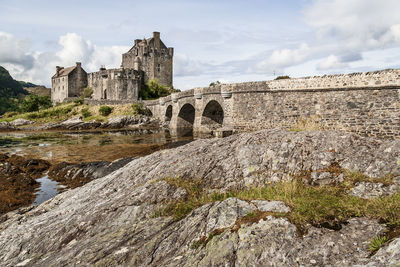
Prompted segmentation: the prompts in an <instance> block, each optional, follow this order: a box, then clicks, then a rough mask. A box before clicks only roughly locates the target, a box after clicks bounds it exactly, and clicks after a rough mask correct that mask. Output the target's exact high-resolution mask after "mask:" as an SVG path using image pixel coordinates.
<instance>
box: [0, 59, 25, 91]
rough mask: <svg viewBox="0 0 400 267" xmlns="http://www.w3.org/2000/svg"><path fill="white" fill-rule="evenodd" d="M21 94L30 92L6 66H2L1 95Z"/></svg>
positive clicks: (0, 73)
mask: <svg viewBox="0 0 400 267" xmlns="http://www.w3.org/2000/svg"><path fill="white" fill-rule="evenodd" d="M21 94H22V95H27V94H28V92H27V91H25V90H24V89H23V87H22V85H21V84H20V83H19V82H18V81H16V80H14V79H13V78H12V77H11V75H10V73H9V72H8V71H7V70H6V69H5V68H3V67H2V66H0V97H18V96H19V95H21Z"/></svg>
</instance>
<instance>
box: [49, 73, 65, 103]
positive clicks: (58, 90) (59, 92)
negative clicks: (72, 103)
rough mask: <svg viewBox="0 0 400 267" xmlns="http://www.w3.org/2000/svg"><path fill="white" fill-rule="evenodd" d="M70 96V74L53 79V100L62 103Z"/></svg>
mask: <svg viewBox="0 0 400 267" xmlns="http://www.w3.org/2000/svg"><path fill="white" fill-rule="evenodd" d="M67 97H68V76H62V77H57V78H52V79H51V101H52V102H53V103H61V102H63V101H64V99H65V98H67Z"/></svg>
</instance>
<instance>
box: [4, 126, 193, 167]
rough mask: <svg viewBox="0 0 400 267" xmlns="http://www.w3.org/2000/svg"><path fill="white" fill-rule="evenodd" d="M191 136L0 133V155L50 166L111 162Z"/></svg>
mask: <svg viewBox="0 0 400 267" xmlns="http://www.w3.org/2000/svg"><path fill="white" fill-rule="evenodd" d="M192 140H193V136H187V137H174V136H171V135H170V134H169V133H168V132H157V133H145V134H143V133H141V132H138V131H99V132H26V133H19V132H18V133H0V153H7V154H17V155H20V156H25V157H30V158H41V159H45V160H48V161H50V162H52V163H58V162H62V161H65V162H70V163H79V162H90V161H103V160H106V161H113V160H116V159H120V158H124V157H134V156H143V155H147V154H150V153H152V152H154V151H155V150H159V149H162V146H165V145H172V146H173V144H174V143H175V142H190V141H192Z"/></svg>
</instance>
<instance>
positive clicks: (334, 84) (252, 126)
mask: <svg viewBox="0 0 400 267" xmlns="http://www.w3.org/2000/svg"><path fill="white" fill-rule="evenodd" d="M174 99H175V102H174V101H171V100H174ZM193 99H195V101H194V102H193ZM211 100H213V101H217V102H218V103H220V105H221V107H222V108H223V111H224V119H223V125H222V127H223V128H230V129H233V130H234V131H239V132H240V131H254V130H259V129H266V128H276V127H278V128H283V129H295V128H296V124H297V123H298V121H299V120H303V121H304V120H308V121H312V122H313V123H314V124H315V125H316V126H317V128H326V129H335V130H344V131H351V132H356V133H358V134H361V135H365V136H375V137H380V138H393V137H395V138H399V137H400V70H386V71H379V72H370V73H358V74H350V75H332V76H322V77H306V78H299V79H287V80H276V81H275V80H274V81H266V82H250V83H238V84H223V85H218V86H214V87H204V88H195V89H194V90H188V91H184V92H182V93H175V94H173V95H172V96H171V97H169V98H167V97H166V98H161V99H160V100H159V101H158V102H154V101H153V102H148V103H147V105H148V106H149V108H150V109H151V110H152V112H153V114H154V115H155V116H157V117H159V118H160V119H165V112H166V108H167V107H168V106H169V105H172V109H173V110H174V114H177V113H178V112H179V108H180V107H182V106H183V105H184V104H185V103H193V105H194V107H195V110H196V115H195V123H194V131H195V132H196V131H200V132H201V131H204V129H203V128H204V127H205V125H204V124H202V123H201V122H202V120H204V118H202V116H203V113H204V108H205V107H206V105H207V103H209V102H210V101H211ZM174 121H176V119H175V120H174V118H172V120H171V123H173V122H174ZM171 127H176V125H172V124H171Z"/></svg>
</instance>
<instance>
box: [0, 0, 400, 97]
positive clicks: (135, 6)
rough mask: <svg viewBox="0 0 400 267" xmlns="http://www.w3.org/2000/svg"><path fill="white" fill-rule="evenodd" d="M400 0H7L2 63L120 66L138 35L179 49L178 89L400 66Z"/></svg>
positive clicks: (37, 69)
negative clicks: (156, 35)
mask: <svg viewBox="0 0 400 267" xmlns="http://www.w3.org/2000/svg"><path fill="white" fill-rule="evenodd" d="M399 11H400V1H399V0H198V1H195V0H186V1H183V0H169V1H165V0H146V1H137V0H113V1H110V0H107V1H104V0H96V1H93V0H92V1H88V0H79V1H78V0H69V1H54V0H35V1H33V0H0V65H1V66H3V67H5V68H6V69H8V70H9V71H10V73H11V75H12V76H13V77H14V78H16V79H18V80H24V81H30V82H33V83H37V84H43V85H46V86H50V85H51V80H50V77H51V76H52V75H53V74H54V73H55V66H58V65H59V66H65V67H68V66H73V65H74V64H75V62H82V65H83V67H84V69H85V70H86V71H87V72H93V71H97V70H98V69H99V67H100V66H101V65H105V66H106V67H107V68H118V67H119V66H120V64H121V58H122V56H121V55H122V53H125V52H127V51H128V50H129V49H130V47H132V46H133V44H134V40H135V39H142V38H144V37H146V38H149V37H152V32H153V31H159V32H161V39H162V41H163V42H164V43H165V44H166V45H167V46H168V47H174V49H175V50H174V51H175V54H174V87H175V88H179V89H182V90H186V89H190V88H194V87H201V86H207V85H208V84H210V83H211V82H214V81H217V80H219V81H221V82H223V83H233V82H245V81H262V80H271V79H274V78H275V77H276V76H279V75H288V76H290V77H303V76H310V75H325V74H336V73H352V72H359V71H374V70H380V69H388V68H400V16H399V15H398V13H399Z"/></svg>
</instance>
